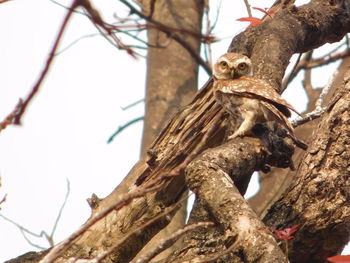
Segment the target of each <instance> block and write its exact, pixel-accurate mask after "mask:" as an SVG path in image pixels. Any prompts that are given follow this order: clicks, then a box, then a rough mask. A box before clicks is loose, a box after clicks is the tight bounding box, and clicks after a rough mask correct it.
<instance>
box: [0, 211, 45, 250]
mask: <svg viewBox="0 0 350 263" xmlns="http://www.w3.org/2000/svg"><path fill="white" fill-rule="evenodd" d="M0 217H2V218H3V219H5V220H6V221H8V222H10V223H11V224H13V225H15V226H16V227H17V228H18V229H19V230H20V231H21V234H22V235H23V238H24V239H25V240H26V241H27V242H28V244H29V245H31V246H33V247H35V248H38V249H40V250H43V249H45V247H42V246H39V245H37V244H35V243H33V242H32V241H31V240H30V239H29V238H28V237H27V236H26V234H29V235H31V236H34V237H40V238H42V237H43V236H45V237H46V236H47V234H46V232H45V231H41V232H40V234H36V233H34V232H32V231H30V230H28V229H27V228H25V227H23V226H21V225H20V224H18V223H16V222H15V221H13V220H12V219H10V218H8V217H6V216H4V215H2V214H0Z"/></svg>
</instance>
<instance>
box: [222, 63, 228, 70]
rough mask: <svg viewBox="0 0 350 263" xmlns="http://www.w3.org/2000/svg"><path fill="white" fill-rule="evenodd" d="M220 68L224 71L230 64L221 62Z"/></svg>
mask: <svg viewBox="0 0 350 263" xmlns="http://www.w3.org/2000/svg"><path fill="white" fill-rule="evenodd" d="M220 66H221V67H222V68H223V69H226V68H228V64H227V62H226V61H221V62H220Z"/></svg>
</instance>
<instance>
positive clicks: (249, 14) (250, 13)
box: [243, 0, 252, 17]
mask: <svg viewBox="0 0 350 263" xmlns="http://www.w3.org/2000/svg"><path fill="white" fill-rule="evenodd" d="M243 1H244V4H245V7H246V8H247V13H248V16H249V17H252V10H251V9H250V4H249V2H248V0H243Z"/></svg>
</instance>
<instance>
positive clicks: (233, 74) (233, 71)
mask: <svg viewBox="0 0 350 263" xmlns="http://www.w3.org/2000/svg"><path fill="white" fill-rule="evenodd" d="M230 75H231V78H232V79H233V78H234V76H235V69H233V68H231V69H230Z"/></svg>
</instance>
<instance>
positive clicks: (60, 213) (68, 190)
mask: <svg viewBox="0 0 350 263" xmlns="http://www.w3.org/2000/svg"><path fill="white" fill-rule="evenodd" d="M69 194H70V182H69V180H68V178H67V192H66V195H65V197H64V200H63V203H62V205H61V208H60V210H59V212H58V215H57V217H56V221H55V223H54V225H53V228H52V231H51V234H50V237H51V239H52V240H53V236H54V234H55V231H56V229H57V226H58V223H59V221H60V219H61V216H62V212H63V209H64V207H65V206H66V204H67V200H68V197H69ZM50 245H51V246H53V245H54V244H53V242H52V244H50Z"/></svg>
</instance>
